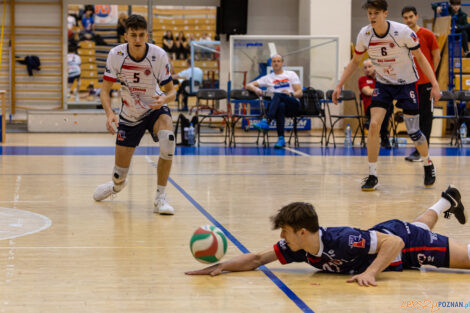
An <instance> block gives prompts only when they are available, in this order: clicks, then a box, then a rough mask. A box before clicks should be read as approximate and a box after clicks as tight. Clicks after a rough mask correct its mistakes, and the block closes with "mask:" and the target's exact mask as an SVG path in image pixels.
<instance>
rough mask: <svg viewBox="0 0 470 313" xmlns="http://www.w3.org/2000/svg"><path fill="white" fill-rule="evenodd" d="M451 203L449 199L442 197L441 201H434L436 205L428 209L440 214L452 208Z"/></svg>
mask: <svg viewBox="0 0 470 313" xmlns="http://www.w3.org/2000/svg"><path fill="white" fill-rule="evenodd" d="M450 205H451V204H450V202H449V201H448V200H447V199H444V198H440V199H439V201H437V202H436V203H434V205H433V206H432V207H430V208H429V209H428V210H433V211H434V212H436V213H437V216H440V215H441V213H442V212H443V211H444V210H448V209H450Z"/></svg>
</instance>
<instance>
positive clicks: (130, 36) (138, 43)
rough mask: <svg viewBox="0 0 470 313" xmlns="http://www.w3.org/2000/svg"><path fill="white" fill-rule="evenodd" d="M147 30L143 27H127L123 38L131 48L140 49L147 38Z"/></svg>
mask: <svg viewBox="0 0 470 313" xmlns="http://www.w3.org/2000/svg"><path fill="white" fill-rule="evenodd" d="M148 36H149V35H148V32H147V30H145V29H132V28H130V29H128V30H127V33H125V34H124V38H125V39H126V40H127V42H128V43H129V46H130V47H131V48H134V49H135V48H137V49H140V48H142V47H145V43H146V42H147V40H148Z"/></svg>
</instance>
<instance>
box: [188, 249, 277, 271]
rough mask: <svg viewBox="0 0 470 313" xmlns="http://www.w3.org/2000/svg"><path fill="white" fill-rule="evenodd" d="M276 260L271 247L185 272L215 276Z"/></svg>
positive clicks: (249, 269)
mask: <svg viewBox="0 0 470 313" xmlns="http://www.w3.org/2000/svg"><path fill="white" fill-rule="evenodd" d="M276 260H277V257H276V253H275V252H274V249H273V248H270V249H269V250H265V251H262V252H258V253H247V254H243V255H240V256H237V257H235V258H233V259H231V260H229V261H226V262H223V263H219V264H215V265H212V266H209V267H206V268H204V269H202V270H197V271H190V272H186V273H185V274H186V275H211V276H216V275H219V274H221V273H222V272H224V271H228V272H242V271H251V270H254V269H256V268H257V267H259V266H261V265H264V264H267V263H271V262H274V261H276Z"/></svg>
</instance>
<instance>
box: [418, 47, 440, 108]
mask: <svg viewBox="0 0 470 313" xmlns="http://www.w3.org/2000/svg"><path fill="white" fill-rule="evenodd" d="M411 53H412V54H413V56H414V57H415V59H416V61H417V62H418V65H419V67H420V68H421V70H422V71H423V73H424V75H426V77H427V78H428V79H429V81H430V82H431V84H432V89H431V99H433V100H434V102H436V103H437V101H439V98H440V97H441V91H440V90H439V84H438V83H437V79H436V75H434V70H433V69H432V67H431V65H430V64H429V62H428V60H427V59H426V57H425V56H424V54H423V52H421V49H415V50H411Z"/></svg>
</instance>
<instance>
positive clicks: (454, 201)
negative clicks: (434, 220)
mask: <svg viewBox="0 0 470 313" xmlns="http://www.w3.org/2000/svg"><path fill="white" fill-rule="evenodd" d="M441 196H442V198H444V199H446V200H447V201H449V202H450V209H448V210H447V211H444V217H445V218H450V215H451V214H454V215H455V218H456V219H457V221H459V223H460V224H462V225H463V224H465V223H466V222H467V215H466V214H465V208H464V207H463V204H462V201H461V199H462V197H461V196H460V192H459V190H458V189H457V188H455V186H452V185H450V186H449V187H448V188H447V190H446V191H444V192H443V193H442V195H441Z"/></svg>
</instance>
